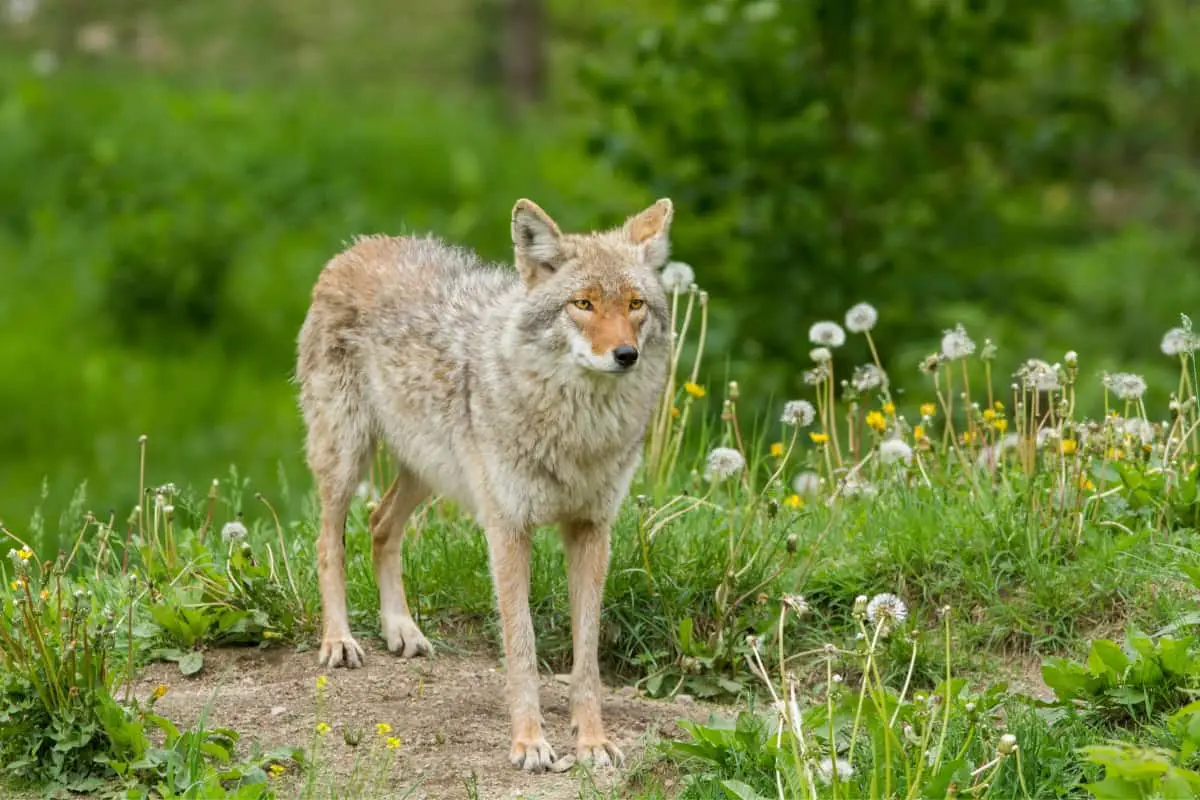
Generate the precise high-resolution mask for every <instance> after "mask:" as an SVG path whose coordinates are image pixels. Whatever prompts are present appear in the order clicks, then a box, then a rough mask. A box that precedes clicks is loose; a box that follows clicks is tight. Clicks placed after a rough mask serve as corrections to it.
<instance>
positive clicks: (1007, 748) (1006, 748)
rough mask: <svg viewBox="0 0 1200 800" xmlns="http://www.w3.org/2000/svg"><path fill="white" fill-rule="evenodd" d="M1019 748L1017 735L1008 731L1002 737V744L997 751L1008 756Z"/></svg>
mask: <svg viewBox="0 0 1200 800" xmlns="http://www.w3.org/2000/svg"><path fill="white" fill-rule="evenodd" d="M1016 749H1017V737H1016V736H1013V735H1012V734H1011V733H1006V734H1004V735H1003V736H1001V737H1000V746H999V747H998V748H996V752H997V753H999V754H1000V755H1002V756H1006V755H1008V754H1009V753H1011V752H1012V751H1014V750H1016Z"/></svg>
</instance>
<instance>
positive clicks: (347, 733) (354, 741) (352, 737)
mask: <svg viewBox="0 0 1200 800" xmlns="http://www.w3.org/2000/svg"><path fill="white" fill-rule="evenodd" d="M362 737H363V734H362V730H361V729H360V728H355V729H353V730H351V729H349V728H345V729H343V730H342V741H344V742H345V743H346V744H347V745H348V746H350V747H358V744H359V742H361V741H362Z"/></svg>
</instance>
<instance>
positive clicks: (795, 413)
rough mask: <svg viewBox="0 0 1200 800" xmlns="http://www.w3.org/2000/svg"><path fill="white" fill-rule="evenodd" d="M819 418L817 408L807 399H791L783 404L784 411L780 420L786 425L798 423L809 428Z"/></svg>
mask: <svg viewBox="0 0 1200 800" xmlns="http://www.w3.org/2000/svg"><path fill="white" fill-rule="evenodd" d="M816 418H817V410H816V409H815V408H813V404H812V403H810V402H808V401H807V400H789V401H788V402H786V403H784V405H783V413H782V414H780V415H779V421H780V422H782V423H783V424H784V425H796V426H798V427H801V428H807V427H808V426H809V425H812V424H813V420H815V419H816Z"/></svg>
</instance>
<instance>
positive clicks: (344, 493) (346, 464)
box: [296, 199, 674, 771]
mask: <svg viewBox="0 0 1200 800" xmlns="http://www.w3.org/2000/svg"><path fill="white" fill-rule="evenodd" d="M673 214H674V208H673V205H672V203H671V201H670V200H669V199H661V200H658V201H657V202H656V203H654V204H653V205H652V206H650V207H649V208H647V209H645V210H643V211H642V212H640V213H639V214H636V215H635V216H632V217H630V218H629V219H628V220H627V221H626V222H625V224H624V225H623V226H621V227H619V228H613V229H610V230H605V231H597V232H591V233H584V234H572V233H563V232H562V231H560V230H559V227H558V225H557V224H556V223H555V222H554V220H553V219H551V218H550V217H549V216H548V215H547V214H546V212H545V211H543V210H542V209H541V208H539V207H538V206H537V205H536V204H535V203H533V202H531V201H529V200H519V201H518V202H517V203H516V205H515V206H514V207H513V211H512V240H513V248H514V256H515V258H514V261H515V265H516V272H515V274H514V272H513V271H512V270H511V269H508V268H505V267H501V266H499V265H488V264H484V263H483V262H482V261H481V260H480V259H479V258H478V257H477V256H476V255H475V254H473V253H471V252H469V251H467V250H464V249H461V248H458V247H454V246H451V245H448V244H446V243H444V242H442V241H440V240H438V239H436V238H434V237H432V236H426V237H407V236H406V237H391V236H381V235H374V236H366V237H361V238H358V239H357V240H355V242H354V243H353V244H352V245H351V246H350V247H349V248H348V249H346V250H344V251H343V252H342V253H340V254H339V255H337V256H335V257H334V258H333V259H332V260H331V261H329V262H328V264H326V266H325V268H324V270H323V271H322V272H321V275H320V276H319V278H318V279H317V282H316V286H315V288H314V289H313V297H312V304H311V306H310V308H309V311H308V315H307V318H306V319H305V321H304V325H303V327H302V328H301V330H300V336H299V357H298V363H297V372H296V376H297V379H298V382H299V384H300V407H301V410H302V411H303V414H304V419H305V424H306V425H307V430H308V436H307V442H306V452H307V457H308V464H309V467H310V468H311V470H312V472H313V476H314V479H315V482H316V485H317V490H318V492H319V495H320V500H321V531H320V535H319V538H318V540H317V568H318V576H319V581H320V589H321V606H322V614H323V617H324V620H323V621H324V632H323V638H322V641H321V650H320V657H319V658H320V663H321V664H322V665H328V666H330V667H338V666H345V667H351V668H353V667H359V666H362V664H363V651H362V648H360V647H359V645H358V643H357V642H355V640H354V638H353V637H352V636H351V635H350V623H349V619H348V617H347V610H346V578H345V542H344V536H345V523H346V513H347V510H348V508H349V506H350V501H351V498H352V497H353V496H354V493H355V488H356V486H357V484H358V482H359V480H360V478H361V476H362V473H363V471H364V468H365V466H366V465H367V463H368V459H369V454H370V453H372V452H373V447H374V445H375V443H376V442H377V441H378V442H382V443H384V444H385V446H386V447H388V448H389V449H390V451H391V453H392V455H393V456H394V459H395V462H396V464H397V466H398V471H399V474H398V476H397V477H396V479H395V481H393V483H392V484H391V486H390V487H388V489H387V492H386V493H385V495H384V497H383V499H382V501H381V502H380V503H379V505H378V507H377V508H375V510H374V511H373V512H372V513H371V517H370V529H371V538H372V556H373V562H374V568H375V577H376V581H377V583H378V585H379V605H380V615H381V618H382V628H383V637H384V639H385V640H386V641H387V646H388V649H389V650H390V651H392V652H393V653H398V654H400V655H402V656H404V657H412V656H416V655H422V654H429V653H430V652H431V647H430V645H429V642H428V640H426V638H425V636H424V635H422V633H421V631H420V630H419V629H418V628H417V625H416V623H414V622H413V618H412V615H411V614H410V613H409V608H408V601H407V599H406V598H405V592H404V582H403V578H402V575H401V570H402V564H401V540H402V538H403V534H404V526H405V521H406V520H407V518H408V516H409V514H410V513H411V512H412V511H413V509H414V508H415V507H416V506H417V505H418V504H420V503H421V502H422V501H423V500H425V499H426V498H427V497H429V496H430V495H431V494H437V495H442V496H445V497H447V498H450V499H452V500H454V501H455V502H457V503H458V504H460V505H461V506H462V507H463V508H464V509H465V510H467V511H469V512H470V513H471V514H472V515H473V516H474V517H475V519H476V520H477V521H478V522H479V524H480V525H481V526H482V528H483V529H484V532H485V533H486V536H487V542H488V551H489V554H490V562H491V570H492V579H493V582H494V585H495V589H496V596H497V603H498V605H499V609H500V616H501V620H502V623H503V631H504V655H505V663H506V667H507V668H506V673H507V688H508V705H509V713H510V716H511V721H512V748H511V751H510V753H509V760H510V761H511V762H512V764H513V765H515V766H519V767H522V768H524V769H526V770H531V771H540V770H543V769H548V768H550V767H551V766H552V765H553V764H554V762H555V760H556V758H557V757H556V755H555V752H554V750H553V748H551V747H550V745H549V744H548V743H547V741H546V737H545V733H544V731H543V728H542V715H541V709H540V705H539V701H538V679H537V661H536V653H535V649H534V632H533V623H532V619H531V617H530V613H529V569H530V537H531V534H532V529H533V528H534V527H535V526H538V525H549V524H557V525H558V526H559V529H560V532H561V535H562V539H563V543H564V549H565V551H566V559H567V571H568V583H569V588H570V602H571V627H572V639H573V668H572V674H571V718H572V729H573V730H574V731H575V733H576V735H577V741H576V757H577V758H578V759H579V760H585V761H591V762H592V763H593V764H594V765H596V766H608V765H612V764H620V763H621V762H622V761H623V758H624V757H623V756H622V754H621V751H620V750H619V749H618V748H617V747H616V746H615V745H614V744H613V743H612V742H611V741H609V739H608V737H607V735H606V734H605V730H604V723H603V721H602V719H601V712H600V691H601V685H600V673H599V664H598V660H597V648H598V640H599V624H600V607H601V596H602V593H603V589H604V579H605V573H606V571H607V569H608V559H609V529H610V526H611V524H612V522H613V519H614V517H615V516H616V513H617V510H618V507H619V506H620V504H621V502H622V500H623V499H624V497H625V495H626V493H627V492H628V490H629V484H630V482H631V480H632V478H633V473H634V470H635V469H636V467H637V463H638V459H639V456H640V453H641V448H642V441H643V436H644V433H645V430H646V426H647V424H648V422H649V420H650V417H651V414H652V412H653V408H654V406H655V404H656V403H657V401H658V398H659V396H660V394H661V392H662V390H663V386H664V383H665V381H666V375H667V369H668V363H669V360H670V359H669V355H670V332H669V330H668V328H669V324H670V321H669V312H668V306H667V299H666V295H665V292H664V289H663V286H662V284H661V282H660V277H659V272H658V270H659V269H660V268H661V267H662V266H663V265H664V264H665V263H666V260H667V256H668V254H669V250H670V243H669V230H670V225H671V219H672V216H673Z"/></svg>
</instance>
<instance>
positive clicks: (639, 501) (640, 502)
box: [633, 494, 649, 508]
mask: <svg viewBox="0 0 1200 800" xmlns="http://www.w3.org/2000/svg"><path fill="white" fill-rule="evenodd" d="M633 502H634V504H635V505H637V506H638V508H645V507H646V503H647V502H649V498H647V497H646V495H644V494H639V495H638V496H637V497H635V498H633Z"/></svg>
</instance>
